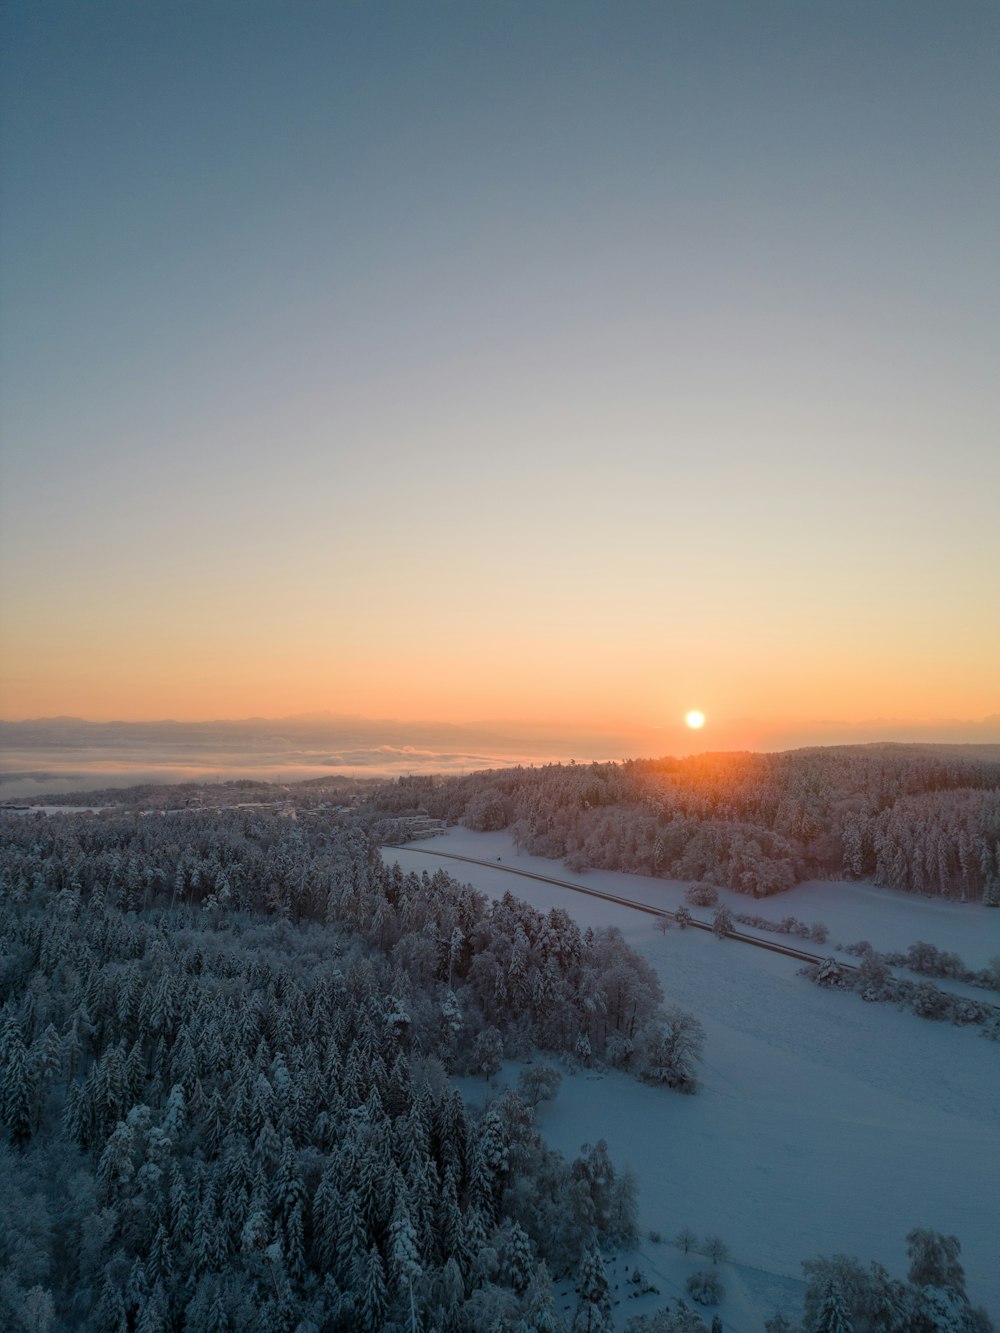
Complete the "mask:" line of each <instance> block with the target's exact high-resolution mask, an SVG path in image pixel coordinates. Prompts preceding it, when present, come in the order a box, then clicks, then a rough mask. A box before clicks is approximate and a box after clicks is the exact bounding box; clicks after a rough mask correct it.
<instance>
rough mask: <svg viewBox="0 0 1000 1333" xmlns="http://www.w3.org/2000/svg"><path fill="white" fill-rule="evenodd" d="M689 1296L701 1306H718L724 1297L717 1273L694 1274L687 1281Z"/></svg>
mask: <svg viewBox="0 0 1000 1333" xmlns="http://www.w3.org/2000/svg"><path fill="white" fill-rule="evenodd" d="M687 1289H688V1293H689V1295H690V1296H691V1297H692V1298H693V1299H694V1300H696V1301H697V1302H698V1304H699V1305H718V1304H719V1302H720V1301H721V1300H722V1297H723V1295H724V1292H723V1289H722V1283H721V1282H720V1281H719V1277H718V1274H717V1273H712V1272H700V1273H692V1274H691V1276H690V1277H689V1278H688V1280H687Z"/></svg>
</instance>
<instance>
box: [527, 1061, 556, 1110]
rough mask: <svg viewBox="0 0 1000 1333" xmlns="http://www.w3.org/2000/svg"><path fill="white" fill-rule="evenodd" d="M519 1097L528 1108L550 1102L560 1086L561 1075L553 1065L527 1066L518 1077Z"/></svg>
mask: <svg viewBox="0 0 1000 1333" xmlns="http://www.w3.org/2000/svg"><path fill="white" fill-rule="evenodd" d="M517 1082H518V1087H519V1088H520V1091H521V1096H522V1097H523V1098H524V1100H525V1101H526V1102H527V1103H528V1105H529V1106H538V1105H539V1103H540V1102H551V1101H552V1100H553V1099H554V1098H555V1097H556V1095H557V1093H558V1092H559V1089H560V1087H561V1086H562V1074H560V1072H559V1070H558V1069H556V1068H555V1067H554V1066H553V1065H529V1066H528V1067H527V1069H522V1070H521V1072H520V1074H519V1075H518V1080H517Z"/></svg>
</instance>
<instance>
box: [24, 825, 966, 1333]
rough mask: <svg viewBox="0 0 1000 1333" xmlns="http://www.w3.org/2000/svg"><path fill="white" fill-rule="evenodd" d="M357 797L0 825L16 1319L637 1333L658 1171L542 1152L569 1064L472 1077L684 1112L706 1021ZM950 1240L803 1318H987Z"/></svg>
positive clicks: (326, 1330)
mask: <svg viewBox="0 0 1000 1333" xmlns="http://www.w3.org/2000/svg"><path fill="white" fill-rule="evenodd" d="M365 823H366V819H365V818H362V819H361V820H360V821H359V820H358V819H356V818H355V817H354V812H350V813H349V814H347V815H344V816H338V815H336V814H332V813H331V814H329V815H326V816H323V817H317V818H310V819H298V820H297V819H294V818H292V817H282V815H281V814H280V813H278V812H276V811H272V810H269V811H261V810H244V811H239V810H219V809H194V810H189V811H187V812H183V813H176V814H171V815H162V814H160V815H158V814H155V813H154V814H147V815H140V814H137V813H135V812H129V813H124V812H122V811H117V812H116V811H110V812H105V813H103V814H79V815H58V816H54V817H51V818H43V817H27V818H25V817H20V816H16V815H6V816H3V817H2V831H3V857H2V865H0V870H2V878H0V893H2V898H0V948H2V954H0V1070H2V1086H0V1115H2V1123H3V1143H2V1145H0V1196H2V1198H3V1199H4V1217H5V1226H4V1228H3V1230H2V1232H0V1327H3V1328H4V1329H5V1330H10V1333H63V1330H75V1329H80V1330H85V1331H86V1333H182V1330H183V1331H184V1333H187V1330H191V1331H192V1333H195V1331H198V1333H201V1331H202V1330H204V1331H205V1333H242V1331H243V1330H247V1331H248V1333H340V1331H342V1330H343V1331H346V1330H365V1331H366V1333H374V1331H375V1330H381V1329H384V1330H387V1331H391V1330H422V1331H423V1333H432V1331H434V1330H437V1331H439V1333H466V1331H467V1333H478V1330H488V1331H491V1333H503V1331H505V1330H517V1333H532V1330H535V1331H536V1333H545V1331H546V1330H548V1331H549V1333H557V1331H558V1330H560V1329H563V1330H568V1329H570V1328H572V1330H573V1331H574V1333H576V1330H589V1331H590V1333H598V1331H599V1330H605V1331H606V1330H610V1329H612V1328H614V1327H616V1326H617V1327H621V1324H620V1322H619V1323H617V1324H616V1322H615V1316H614V1315H613V1313H612V1295H611V1291H610V1288H609V1282H608V1279H607V1278H606V1276H605V1273H604V1265H603V1260H602V1252H603V1253H604V1254H607V1253H609V1252H613V1251H616V1250H617V1251H621V1250H622V1249H626V1250H627V1249H628V1248H629V1247H630V1246H631V1245H633V1244H634V1243H635V1242H636V1240H637V1234H636V1218H637V1211H636V1190H637V1185H636V1181H635V1179H634V1178H633V1177H632V1175H631V1174H630V1173H629V1172H628V1171H626V1170H619V1169H616V1166H615V1163H614V1162H613V1160H612V1158H611V1156H610V1155H609V1152H608V1150H607V1147H606V1145H605V1144H604V1143H603V1141H601V1140H600V1139H599V1138H597V1137H596V1136H595V1140H594V1142H593V1144H585V1145H583V1146H582V1147H580V1148H579V1150H578V1151H579V1155H578V1156H577V1157H576V1158H575V1159H574V1160H570V1159H569V1158H567V1157H565V1156H563V1155H561V1154H560V1153H559V1152H556V1151H553V1150H551V1149H550V1148H549V1147H547V1146H546V1144H545V1142H544V1141H543V1139H542V1138H541V1137H540V1135H539V1133H538V1132H537V1129H536V1127H535V1125H534V1122H533V1106H534V1105H535V1104H537V1103H538V1102H540V1101H543V1100H544V1099H546V1098H547V1097H551V1096H552V1095H553V1094H554V1092H555V1091H556V1089H557V1088H558V1084H559V1075H558V1072H557V1070H556V1069H554V1068H551V1067H548V1068H547V1067H546V1066H545V1065H544V1064H543V1065H541V1066H539V1065H538V1064H535V1065H532V1066H530V1067H529V1070H528V1071H527V1072H526V1074H525V1076H524V1077H523V1078H522V1080H521V1084H520V1090H519V1091H513V1090H508V1091H505V1092H503V1093H502V1094H501V1095H499V1096H494V1097H493V1098H492V1099H489V1098H488V1099H487V1101H486V1102H485V1104H484V1106H483V1107H482V1108H480V1109H477V1108H475V1107H472V1106H471V1104H467V1102H466V1101H465V1100H463V1097H462V1096H461V1095H460V1093H459V1091H458V1090H457V1088H456V1085H455V1083H454V1082H453V1077H454V1076H464V1077H465V1078H466V1079H467V1080H468V1079H471V1080H473V1081H478V1083H479V1086H481V1087H486V1086H488V1081H489V1080H490V1079H491V1078H492V1076H493V1075H494V1074H495V1073H496V1072H497V1071H498V1069H499V1068H500V1065H501V1061H503V1060H508V1061H509V1060H511V1059H514V1060H522V1061H523V1060H529V1059H530V1058H531V1057H532V1056H533V1055H535V1054H536V1053H538V1052H540V1051H542V1052H549V1053H550V1055H549V1059H550V1060H554V1061H566V1062H568V1063H569V1065H571V1066H572V1067H574V1068H577V1069H580V1068H583V1069H586V1068H588V1067H589V1066H591V1065H595V1066H598V1067H600V1068H602V1069H613V1068H617V1069H619V1070H621V1071H622V1072H623V1074H625V1075H627V1076H629V1077H630V1078H634V1079H637V1080H640V1081H641V1082H642V1083H644V1084H646V1085H649V1087H650V1090H651V1094H652V1095H656V1096H659V1097H662V1098H663V1116H664V1119H665V1121H666V1120H668V1118H669V1115H670V1099H671V1098H675V1097H677V1096H678V1094H679V1093H693V1092H696V1090H697V1086H698V1069H699V1061H700V1057H701V1053H702V1047H703V1042H704V1034H703V1031H702V1027H701V1024H700V1023H699V1021H698V1019H697V1018H696V1017H695V1016H694V1015H692V1014H690V1013H687V1012H685V1011H684V1010H683V1009H681V1008H679V1007H678V1006H677V1005H676V1004H669V1003H665V1001H664V996H663V991H662V988H661V985H660V981H659V978H658V976H657V973H656V971H655V970H654V969H653V968H652V967H651V966H650V965H649V963H647V962H646V960H645V959H643V958H642V957H640V956H639V954H637V953H636V952H635V951H634V950H633V949H632V948H631V947H630V946H629V945H628V944H627V943H626V942H625V940H624V939H623V937H622V934H621V933H620V932H619V930H618V929H617V928H615V927H598V928H588V929H586V930H581V929H580V928H579V927H578V926H577V925H576V924H575V922H574V921H573V919H572V918H571V916H570V915H569V914H568V913H567V912H566V911H565V910H564V909H562V908H559V907H552V908H550V909H548V910H546V911H543V910H539V909H536V908H534V907H532V906H530V905H529V904H527V903H525V902H523V901H520V900H519V899H517V898H515V897H513V896H511V895H510V894H505V895H504V896H502V897H499V898H496V899H492V900H491V899H489V898H487V897H486V896H485V895H484V894H482V893H479V892H477V891H476V890H474V889H472V888H471V887H469V886H463V885H460V884H459V883H458V882H457V881H455V880H454V879H452V878H451V877H450V876H448V875H447V874H445V873H444V872H442V871H440V870H438V871H435V872H434V873H433V874H426V873H424V874H417V873H408V874H407V873H405V872H404V871H403V870H401V869H400V868H399V866H398V865H395V866H392V867H388V866H386V865H385V864H384V863H383V859H382V857H381V855H380V853H379V849H378V847H377V845H376V844H375V843H374V842H373V841H372V840H371V838H370V837H369V836H368V834H367V833H366V831H365ZM680 1100H681V1103H687V1104H691V1103H690V1102H689V1099H688V1098H684V1097H681V1099H680ZM697 1100H698V1099H697V1098H695V1099H694V1102H697ZM914 1220H915V1221H917V1220H918V1219H914ZM927 1234H928V1235H929V1236H930V1239H929V1240H928V1241H927V1243H926V1246H925V1248H927V1247H928V1246H929V1247H930V1250H931V1251H933V1253H934V1254H938V1255H939V1258H940V1253H945V1251H947V1246H948V1245H949V1244H950V1240H949V1238H947V1237H939V1236H936V1234H935V1233H927ZM942 1246H944V1247H945V1249H944V1250H942ZM935 1247H937V1248H936V1249H935ZM939 1252H940V1253H939ZM948 1253H950V1251H948ZM956 1256H957V1251H955V1253H954V1254H953V1255H952V1258H953V1259H954V1260H955V1262H954V1263H952V1264H951V1267H950V1268H949V1267H948V1264H947V1263H945V1262H944V1260H941V1262H939V1263H938V1264H937V1268H935V1269H934V1279H933V1280H931V1279H930V1278H928V1279H926V1280H924V1281H917V1280H916V1279H914V1280H913V1281H911V1282H910V1283H902V1282H894V1281H892V1280H890V1279H889V1278H888V1277H887V1276H885V1275H884V1274H880V1273H879V1272H877V1271H873V1272H872V1273H871V1274H867V1275H865V1274H862V1275H861V1276H860V1277H859V1276H858V1274H856V1273H854V1272H853V1270H852V1271H851V1272H847V1271H842V1268H843V1265H842V1261H840V1260H838V1259H833V1260H831V1261H830V1264H832V1265H833V1266H834V1269H833V1270H831V1269H829V1268H824V1267H822V1261H814V1262H815V1263H817V1264H820V1267H819V1268H817V1269H816V1273H817V1274H818V1276H815V1275H814V1277H813V1278H812V1279H811V1280H810V1285H809V1287H808V1289H807V1310H806V1313H805V1318H806V1321H807V1322H806V1324H805V1325H804V1327H806V1328H807V1329H809V1330H812V1329H824V1330H825V1329H828V1328H830V1329H833V1328H838V1327H844V1328H849V1327H851V1326H852V1324H851V1322H850V1320H851V1318H853V1319H854V1323H853V1327H855V1328H857V1329H859V1330H861V1329H865V1328H871V1329H875V1328H883V1329H886V1330H894V1329H895V1330H899V1331H900V1333H901V1331H902V1330H903V1329H906V1330H913V1331H914V1333H931V1330H935V1329H939V1328H943V1327H954V1328H955V1329H963V1330H967V1331H969V1333H972V1331H974V1330H984V1329H988V1328H989V1327H990V1324H989V1321H988V1320H987V1319H986V1317H985V1316H984V1315H982V1314H977V1313H976V1312H975V1311H974V1310H973V1309H972V1306H971V1304H970V1302H969V1299H968V1297H967V1296H966V1294H965V1290H964V1283H963V1280H962V1278H961V1268H960V1264H958V1261H957V1257H956ZM946 1257H947V1255H946ZM927 1262H928V1263H931V1260H928V1261H927ZM838 1264H839V1265H840V1268H837V1265H838ZM945 1269H947V1272H945ZM834 1270H835V1271H834ZM939 1270H940V1271H939ZM942 1272H945V1278H947V1281H945V1280H944V1279H943V1278H942V1277H941V1273H942ZM831 1274H832V1275H831ZM911 1276H912V1274H911ZM567 1280H569V1281H571V1282H572V1283H574V1284H575V1289H574V1290H573V1296H572V1302H571V1308H569V1309H566V1308H557V1296H556V1293H557V1291H558V1290H560V1285H559V1284H560V1282H562V1284H563V1285H562V1290H563V1291H565V1283H566V1281H567ZM817 1283H819V1286H817ZM699 1284H700V1285H699ZM696 1288H697V1290H696ZM714 1290H715V1279H714V1277H713V1275H712V1274H711V1273H707V1272H706V1273H705V1274H702V1275H701V1276H700V1277H699V1279H698V1283H695V1285H694V1286H692V1287H691V1288H690V1297H691V1300H692V1301H693V1302H696V1303H698V1302H701V1303H705V1302H710V1301H711V1300H712V1299H713V1292H714ZM810 1302H811V1304H810ZM890 1306H891V1309H892V1310H893V1311H894V1312H895V1313H894V1314H893V1315H892V1318H891V1319H890V1317H889V1315H888V1314H887V1313H886V1311H887V1310H889V1309H890ZM852 1311H853V1314H852ZM866 1311H867V1312H868V1313H866ZM873 1312H874V1313H873ZM942 1312H944V1313H945V1314H947V1317H948V1319H949V1320H950V1321H951V1322H950V1323H949V1324H947V1325H946V1324H942V1323H941V1322H940V1320H941V1319H942V1318H943V1317H944V1314H942ZM876 1314H877V1318H878V1319H881V1320H882V1322H881V1323H879V1322H877V1320H876ZM651 1319H652V1322H651ZM708 1319H709V1316H706V1317H705V1319H702V1317H701V1316H700V1315H698V1314H697V1313H695V1311H694V1310H693V1309H691V1308H682V1307H681V1306H679V1305H678V1304H677V1303H676V1302H674V1303H673V1307H672V1308H670V1309H666V1308H664V1309H663V1310H661V1312H660V1313H659V1315H657V1316H655V1317H651V1316H649V1315H646V1314H644V1315H642V1316H641V1317H636V1318H635V1319H634V1320H632V1321H630V1326H631V1327H634V1328H635V1329H636V1330H639V1329H642V1328H652V1329H656V1330H665V1329H673V1330H676V1329H681V1330H689V1331H692V1333H694V1331H697V1330H702V1329H707V1328H708V1326H709V1324H708ZM835 1319H840V1320H841V1323H840V1324H838V1323H836V1322H830V1321H831V1320H835ZM886 1320H888V1321H889V1322H886ZM893 1320H894V1321H895V1322H893ZM824 1321H825V1322H824ZM845 1321H846V1322H845ZM712 1327H713V1328H714V1327H722V1325H721V1323H720V1321H718V1319H716V1321H715V1323H713V1325H712ZM774 1327H775V1328H781V1327H782V1324H781V1322H780V1319H779V1320H778V1322H776V1323H774Z"/></svg>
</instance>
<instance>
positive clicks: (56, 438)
mask: <svg viewBox="0 0 1000 1333" xmlns="http://www.w3.org/2000/svg"><path fill="white" fill-rule="evenodd" d="M3 24H4V31H3V37H4V41H3V46H4V56H3V67H2V71H0V72H2V75H3V79H2V83H3V93H2V98H3V101H2V105H0V110H2V113H3V114H2V121H3V127H4V128H3V136H2V159H0V168H2V174H0V183H2V191H3V207H4V222H3V227H2V232H0V246H2V250H0V259H2V267H0V296H2V300H3V315H2V319H0V353H2V362H0V372H2V376H3V403H2V418H0V422H2V426H3V438H4V445H3V457H2V474H3V481H4V500H3V509H2V511H0V516H2V519H3V533H4V535H3V538H2V545H0V592H2V593H3V601H4V606H5V608H6V615H5V627H4V629H3V634H4V636H5V656H6V657H7V660H8V663H9V666H8V675H7V678H6V680H5V682H4V684H3V689H2V693H0V713H3V714H4V715H6V716H11V717H13V716H25V715H29V714H32V713H39V712H49V713H55V712H78V713H81V714H83V715H86V716H95V717H98V716H105V717H109V716H119V715H130V716H150V715H157V716H159V715H164V714H166V713H172V714H175V715H181V716H211V715H218V714H219V713H220V711H225V712H227V713H240V712H254V713H275V714H280V713H285V712H288V711H294V710H296V709H299V708H312V707H333V708H337V709H345V710H351V711H354V710H357V711H367V712H372V711H374V712H377V713H378V714H379V715H384V714H385V713H387V712H391V711H394V710H395V711H398V712H399V713H400V714H401V715H405V716H411V717H412V716H446V715H447V716H448V717H450V718H454V720H460V719H462V718H470V717H481V716H491V717H492V716H502V715H505V714H509V715H511V716H515V715H516V716H531V715H538V716H550V715H552V714H553V713H554V712H559V711H560V710H561V711H562V712H563V713H565V714H566V715H567V716H568V715H569V714H571V713H573V712H574V710H575V711H576V712H577V713H580V712H585V713H586V714H587V715H588V716H594V715H595V714H600V715H602V716H606V717H608V718H615V719H620V718H625V720H630V721H639V720H643V721H651V722H656V721H658V720H659V712H663V713H664V714H665V715H667V716H673V715H674V713H675V712H677V711H683V709H684V708H686V707H687V706H693V705H697V704H699V702H702V703H703V704H704V708H705V711H706V712H707V713H708V714H709V716H710V717H712V716H717V715H722V714H724V715H726V716H728V717H737V716H739V717H758V716H760V717H764V716H766V717H772V716H777V712H778V711H780V709H781V707H786V708H788V709H791V710H792V711H793V713H794V717H795V718H796V719H799V720H800V719H802V718H806V717H810V716H813V717H823V718H828V717H830V716H833V717H842V718H843V719H844V720H845V722H846V721H848V720H850V719H854V720H858V719H861V718H863V717H867V716H875V715H878V716H887V715H889V714H890V713H891V712H892V709H893V705H895V706H896V707H897V708H898V710H899V715H900V716H906V717H908V718H917V717H919V718H940V717H945V716H956V717H962V718H975V717H978V716H984V715H986V713H988V712H990V711H996V709H995V708H994V707H993V706H992V705H994V704H995V705H997V707H1000V701H998V699H997V686H996V682H997V680H998V679H1000V644H998V636H1000V631H997V629H996V627H995V624H994V622H995V620H996V617H990V616H989V614H988V611H987V608H988V607H990V606H991V605H996V603H997V600H998V598H997V594H998V593H1000V588H998V586H997V582H998V579H997V571H998V568H1000V552H998V549H997V538H996V535H995V532H996V527H997V524H996V517H995V509H996V494H997V483H998V482H1000V475H998V473H1000V463H998V458H1000V450H998V449H997V441H996V422H997V419H998V418H997V407H998V403H997V397H998V393H997V388H996V380H997V376H996V373H995V370H996V364H997V336H996V310H997V308H998V307H997V297H998V286H1000V284H998V252H997V246H996V235H997V222H998V216H1000V209H998V202H1000V201H998V193H1000V173H998V171H997V160H996V158H997V153H996V126H997V124H998V123H1000V105H998V102H1000V93H998V84H997V80H996V77H995V73H996V56H997V48H998V42H997V37H998V30H1000V9H998V8H997V7H996V5H995V4H972V3H962V2H960V3H955V4H949V5H942V4H921V3H878V2H877V0H876V2H875V3H865V4H853V3H836V4H825V3H812V2H811V3H800V4H790V3H789V4H768V3H761V4H755V3H739V4H735V3H727V4H721V3H697V4H694V3H692V4H675V3H659V4H629V3H623V4H614V5H611V4H602V5H596V4H588V3H573V4H568V3H561V4H555V3H553V4H545V3H541V4H530V5H529V4H512V3H494V4H482V5H480V4H461V5H460V4H426V3H409V4H405V5H393V4H316V5H312V4H299V3H286V4H276V3H272V4H259V3H240V4H236V3H215V4H197V5H187V4H177V3H172V4H159V3H148V4H142V5H135V4H115V3H102V4H101V5H98V6H95V5H90V4H66V3H33V4H25V3H17V2H15V3H12V4H8V6H7V7H6V11H5V16H4V19H3ZM251 571H252V578H248V576H249V575H250V573H251ZM411 586H412V587H415V588H417V589H419V590H426V589H431V588H433V589H436V590H437V595H435V596H434V597H432V598H428V597H426V596H424V595H423V592H421V595H420V596H419V597H418V598H417V599H413V598H411V597H409V596H407V595H406V590H407V589H408V588H409V587H411ZM442 591H443V592H444V593H445V594H446V595H445V596H441V595H440V594H441V592H442ZM416 602H419V608H418V609H415V605H416ZM456 617H458V619H457V620H456ZM609 643H610V644H611V645H613V646H612V647H610V648H609V646H608V645H609ZM278 645H280V650H279V647H278ZM389 654H392V655H393V657H394V659H395V661H396V666H395V668H394V669H392V670H390V669H389V667H388V666H387V656H388V655H389ZM720 655H725V657H726V659H727V661H729V662H732V660H733V659H739V660H740V661H741V663H742V669H741V670H740V671H739V672H733V670H732V667H731V666H730V667H729V669H728V674H727V673H726V672H724V671H722V670H721V669H720V666H719V661H720ZM581 657H582V658H583V659H584V661H583V663H581ZM403 677H405V683H404V682H403V680H402V678H403ZM227 701H228V706H227ZM379 701H382V703H383V706H382V707H378V706H377V705H378V703H379Z"/></svg>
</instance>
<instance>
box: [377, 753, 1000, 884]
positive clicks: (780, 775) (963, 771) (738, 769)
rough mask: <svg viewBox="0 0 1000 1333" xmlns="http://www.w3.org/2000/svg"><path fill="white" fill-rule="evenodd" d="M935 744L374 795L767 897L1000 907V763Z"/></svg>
mask: <svg viewBox="0 0 1000 1333" xmlns="http://www.w3.org/2000/svg"><path fill="white" fill-rule="evenodd" d="M991 753H992V752H991V751H990V750H987V754H986V755H985V756H983V757H980V756H979V755H977V753H976V750H975V747H968V748H967V750H966V751H965V752H961V751H958V750H956V749H951V748H943V749H942V751H941V752H936V751H935V749H934V747H928V746H903V745H900V746H896V745H886V746H864V747H861V746H857V747H843V748H828V749H817V750H798V751H790V752H787V753H783V754H750V753H739V754H705V755H696V756H692V757H691V758H687V759H670V758H667V759H660V760H654V759H634V760H626V761H623V762H622V763H617V764H616V763H601V764H589V765H578V764H558V765H548V766H546V767H542V768H513V769H503V770H494V771H490V772H483V773H474V774H471V775H469V776H466V777H461V778H437V777H423V778H401V779H399V780H398V781H396V782H395V783H389V784H385V785H384V786H382V787H381V788H379V789H378V790H377V792H376V793H375V794H374V795H373V796H372V798H371V802H372V805H373V807H374V808H375V809H376V810H377V811H378V812H379V813H380V814H381V815H382V816H385V817H388V818H389V820H390V831H391V819H392V818H394V817H395V818H400V817H403V816H406V815H408V814H413V813H415V812H418V811H423V812H426V813H427V814H429V815H431V816H433V817H435V818H439V819H443V820H446V821H452V822H456V821H459V820H461V821H463V822H464V823H465V824H467V825H468V826H469V827H471V828H474V829H483V830H492V829H502V828H509V829H510V831H511V834H512V836H513V838H514V841H515V842H516V843H517V845H518V846H519V847H522V848H523V849H524V850H526V851H528V852H531V853H533V854H535V855H539V856H548V857H558V858H562V859H564V860H565V861H566V864H567V866H569V867H570V868H571V869H573V870H583V869H586V868H587V867H594V868H600V869H607V870H625V871H631V872H634V873H638V874H644V875H658V876H662V877H663V878H672V879H691V880H709V881H711V882H714V883H716V884H720V885H725V886H726V887H728V888H731V889H734V890H736V891H737V892H740V893H746V894H749V895H750V896H752V897H758V898H759V897H765V896H767V895H770V894H773V893H779V892H781V891H782V890H783V889H786V888H790V887H791V886H792V885H793V884H795V883H798V882H800V881H801V880H803V879H808V878H812V877H833V878H839V877H844V878H871V879H873V880H874V881H875V882H876V883H877V884H882V885H886V886H888V887H891V888H897V889H904V890H907V891H910V892H914V893H923V894H928V895H934V896H941V897H946V898H955V899H959V900H962V901H976V902H986V903H989V904H992V905H994V906H995V905H1000V762H998V761H997V760H996V759H994V758H992V757H990V755H991Z"/></svg>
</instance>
